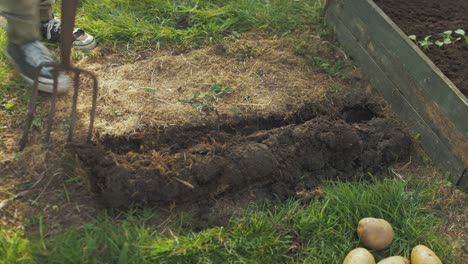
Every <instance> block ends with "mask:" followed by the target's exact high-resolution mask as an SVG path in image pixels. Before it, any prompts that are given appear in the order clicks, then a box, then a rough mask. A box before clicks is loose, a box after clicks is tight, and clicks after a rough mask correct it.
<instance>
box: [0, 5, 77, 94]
mask: <svg viewBox="0 0 468 264" xmlns="http://www.w3.org/2000/svg"><path fill="white" fill-rule="evenodd" d="M0 10H1V12H2V15H4V16H5V17H6V18H7V21H8V28H7V35H8V45H7V47H6V51H5V55H6V57H7V58H8V59H9V60H10V62H11V63H12V64H13V66H15V68H16V69H17V70H18V72H19V73H20V75H21V77H23V79H24V80H26V82H28V83H29V84H33V82H34V79H35V75H36V69H37V67H39V66H40V65H41V64H43V63H50V62H52V55H51V53H50V51H49V50H48V49H47V48H46V47H45V46H44V45H43V44H42V43H41V42H40V41H39V39H40V37H41V36H40V35H41V34H40V30H39V0H0ZM53 74H54V69H53V68H51V67H44V68H42V70H41V72H40V73H39V78H38V81H39V82H38V89H39V90H41V91H44V92H48V93H51V92H52V90H53V81H54V80H53ZM70 87H71V79H70V77H69V76H67V75H65V74H63V73H60V74H59V76H58V83H57V88H58V91H59V92H60V93H62V92H65V91H67V90H68V89H69V88H70Z"/></svg>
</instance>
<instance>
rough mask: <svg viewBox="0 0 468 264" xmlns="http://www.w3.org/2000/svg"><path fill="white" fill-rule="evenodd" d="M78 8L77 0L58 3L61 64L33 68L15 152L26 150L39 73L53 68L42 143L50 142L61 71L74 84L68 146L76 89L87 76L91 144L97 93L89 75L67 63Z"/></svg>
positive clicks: (94, 77) (95, 84) (72, 125)
mask: <svg viewBox="0 0 468 264" xmlns="http://www.w3.org/2000/svg"><path fill="white" fill-rule="evenodd" d="M77 6H78V1H77V0H63V1H62V29H61V33H60V34H61V50H60V55H61V63H60V64H59V63H44V64H42V65H40V66H39V67H37V69H36V77H35V79H34V85H33V89H32V96H31V100H30V102H29V106H28V115H27V119H26V125H25V127H24V130H23V135H22V137H21V140H20V143H19V150H20V151H22V150H23V149H24V147H25V146H26V142H27V141H28V134H29V130H30V128H31V124H32V121H33V119H34V114H35V112H36V99H37V95H38V84H39V73H40V71H41V69H42V68H43V67H53V68H54V71H53V72H54V76H53V77H54V83H53V93H52V99H51V106H50V115H49V120H48V124H47V131H46V135H45V141H46V143H48V142H49V141H50V133H51V130H52V124H53V120H54V116H55V107H56V102H57V94H58V93H57V90H58V89H57V87H58V74H59V72H60V71H65V72H68V73H73V75H74V80H73V106H72V110H71V115H70V128H69V131H68V139H67V141H68V142H71V141H72V139H73V130H74V127H75V121H76V112H77V103H78V87H79V85H80V75H81V74H84V75H88V76H89V77H90V78H91V79H92V81H93V99H92V107H91V113H90V122H89V129H88V136H87V141H88V142H89V141H91V137H92V133H93V124H94V118H95V113H96V101H97V92H98V82H97V78H96V75H94V74H93V73H91V72H89V71H86V70H83V69H80V68H77V67H74V66H72V65H71V63H70V57H71V46H72V43H73V28H74V25H75V15H76V9H77Z"/></svg>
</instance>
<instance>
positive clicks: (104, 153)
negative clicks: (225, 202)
mask: <svg viewBox="0 0 468 264" xmlns="http://www.w3.org/2000/svg"><path fill="white" fill-rule="evenodd" d="M331 106H334V107H331ZM337 106H338V107H337ZM304 109H308V111H305V110H304ZM312 109H313V111H311V110H312ZM327 110H328V111H327ZM305 113H309V114H308V115H306V114H305ZM325 113H327V114H325ZM382 115H383V114H382V108H381V106H380V105H379V104H378V103H376V102H375V101H373V100H372V99H369V97H367V96H363V95H362V93H353V92H351V93H348V94H346V95H344V96H340V97H335V98H333V99H332V100H329V101H326V102H325V101H322V102H315V103H310V104H305V105H304V107H302V108H299V110H297V111H294V112H292V113H288V114H285V115H284V116H270V117H265V118H263V119H262V118H259V117H256V118H253V117H252V118H250V119H245V120H229V119H225V121H224V122H222V123H220V122H213V123H211V124H210V123H207V124H205V125H204V126H200V125H198V126H196V125H194V126H192V127H190V126H186V127H182V128H178V129H177V130H176V129H173V130H169V131H164V129H156V130H155V131H153V132H145V133H141V134H140V135H137V136H133V137H130V138H122V137H120V138H112V137H110V136H107V137H102V140H101V141H99V142H98V143H97V144H95V145H93V146H90V145H78V146H77V145H75V146H72V151H73V152H75V153H76V154H77V155H78V157H79V158H80V160H81V162H82V163H83V164H84V165H85V167H86V168H88V175H89V185H90V189H91V191H92V192H93V193H94V194H96V197H97V198H98V199H99V200H100V201H101V202H102V203H103V204H104V205H105V206H108V207H117V208H126V207H129V206H131V205H143V206H144V205H158V206H173V205H174V204H187V203H189V204H190V203H194V202H207V201H208V202H209V201H210V200H216V199H220V198H222V197H225V196H228V195H231V194H233V193H238V192H242V191H245V190H247V189H249V188H254V189H255V190H256V191H258V192H262V193H266V194H271V195H272V196H275V197H279V198H287V197H292V196H295V195H296V193H298V192H300V191H303V190H308V189H313V188H314V187H316V186H318V185H319V184H320V182H321V181H323V180H325V179H334V180H338V179H339V180H352V179H355V178H357V177H361V176H363V175H367V174H368V173H376V172H379V171H380V170H382V169H383V168H386V167H387V166H389V165H390V164H392V163H395V162H398V161H403V160H405V159H406V158H407V157H408V155H409V152H410V148H411V138H410V137H409V136H408V135H407V133H406V132H405V131H404V130H403V129H401V128H400V127H399V126H398V124H397V123H396V122H394V121H392V120H390V119H385V118H383V117H382ZM304 117H306V118H305V119H304ZM222 120H224V119H222ZM254 124H257V125H256V126H255V125H254ZM171 135H172V137H171Z"/></svg>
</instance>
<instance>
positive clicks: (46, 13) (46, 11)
mask: <svg viewBox="0 0 468 264" xmlns="http://www.w3.org/2000/svg"><path fill="white" fill-rule="evenodd" d="M54 3H55V0H41V3H40V5H39V19H40V21H41V22H45V21H49V20H51V19H53V18H54V12H53V8H52V5H53V4H54Z"/></svg>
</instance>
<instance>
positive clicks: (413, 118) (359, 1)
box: [325, 0, 468, 189]
mask: <svg viewBox="0 0 468 264" xmlns="http://www.w3.org/2000/svg"><path fill="white" fill-rule="evenodd" d="M325 19H326V21H327V22H328V24H329V25H331V26H332V28H333V29H334V30H335V32H336V35H337V38H338V41H339V42H340V43H341V45H342V46H343V47H344V49H345V50H346V51H347V52H348V53H349V54H350V55H351V57H352V58H353V59H354V60H355V61H356V62H357V64H358V65H359V66H360V67H361V69H362V71H363V72H364V74H365V75H366V77H367V78H368V79H369V81H370V82H371V84H372V86H373V87H374V88H376V89H377V90H378V91H379V92H380V93H381V94H382V95H383V96H384V98H385V100H386V101H387V102H388V103H389V105H390V106H391V108H392V110H393V111H394V112H395V113H397V114H398V116H399V117H400V119H401V120H402V121H403V122H404V123H405V124H406V126H407V127H408V128H409V129H410V130H411V132H412V133H414V135H415V136H416V135H417V137H416V138H417V140H419V142H420V144H421V146H422V147H423V149H424V150H425V151H426V153H427V154H428V155H429V157H430V158H431V159H432V160H433V161H434V162H435V163H437V164H439V165H440V166H441V167H442V168H443V169H444V170H445V171H447V172H448V173H450V175H451V176H452V179H453V182H454V183H456V184H457V185H458V186H460V187H461V188H463V189H467V188H468V175H466V174H468V173H467V168H468V100H467V98H466V97H465V96H464V95H463V94H462V93H461V92H460V91H459V90H458V89H457V87H455V85H454V84H453V83H452V82H451V81H450V80H449V79H448V78H447V77H446V76H445V75H444V74H443V73H442V72H441V71H440V70H439V69H438V68H437V67H436V66H435V65H434V63H433V62H432V61H431V60H430V59H429V58H428V57H427V56H426V55H425V54H424V53H423V52H422V51H421V50H420V49H419V48H418V47H417V46H416V45H415V44H414V43H413V42H412V41H411V40H410V39H409V38H408V37H407V36H406V35H405V34H404V33H403V31H402V30H401V29H400V28H398V26H397V25H396V24H395V23H394V22H393V21H392V20H391V19H390V18H389V17H388V16H387V15H385V13H384V12H383V11H382V10H381V9H380V8H379V7H378V6H377V5H376V4H375V3H374V2H373V1H372V0H328V2H327V4H326V7H325Z"/></svg>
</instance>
